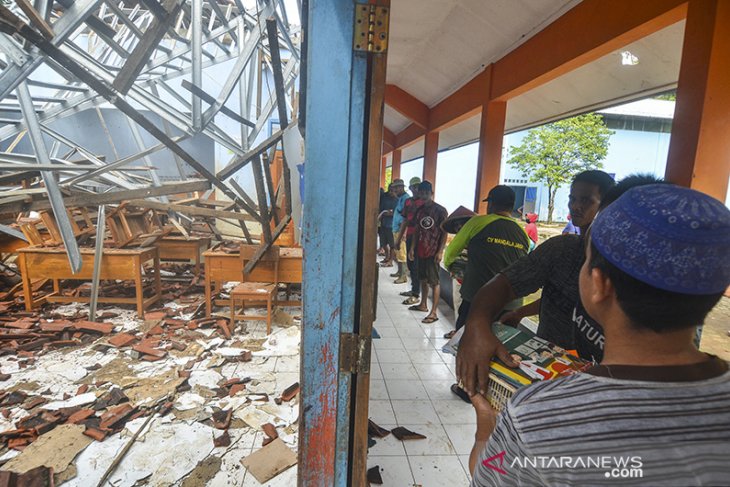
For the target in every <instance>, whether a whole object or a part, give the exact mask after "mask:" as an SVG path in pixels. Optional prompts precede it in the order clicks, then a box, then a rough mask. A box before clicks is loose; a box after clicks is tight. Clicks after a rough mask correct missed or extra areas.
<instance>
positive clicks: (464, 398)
mask: <svg viewBox="0 0 730 487" xmlns="http://www.w3.org/2000/svg"><path fill="white" fill-rule="evenodd" d="M451 392H453V393H454V394H456V395H457V396H459V399H461V400H462V401H464V402H466V403H469V404H471V399H469V394H467V393H466V391H465V390H464V389H462V388H461V387H459V385H458V384H452V385H451Z"/></svg>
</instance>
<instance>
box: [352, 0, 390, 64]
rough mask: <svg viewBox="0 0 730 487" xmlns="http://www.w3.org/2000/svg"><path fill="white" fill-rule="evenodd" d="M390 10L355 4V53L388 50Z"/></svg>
mask: <svg viewBox="0 0 730 487" xmlns="http://www.w3.org/2000/svg"><path fill="white" fill-rule="evenodd" d="M389 16H390V9H389V8H388V7H380V6H378V5H369V4H365V3H357V4H355V35H354V39H353V42H352V48H353V49H354V50H355V51H365V52H374V53H383V52H386V51H387V50H388V19H389Z"/></svg>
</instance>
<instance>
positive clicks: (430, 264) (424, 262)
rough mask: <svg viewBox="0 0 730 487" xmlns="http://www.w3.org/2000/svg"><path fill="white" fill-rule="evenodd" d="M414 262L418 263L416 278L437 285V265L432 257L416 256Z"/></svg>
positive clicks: (430, 284)
mask: <svg viewBox="0 0 730 487" xmlns="http://www.w3.org/2000/svg"><path fill="white" fill-rule="evenodd" d="M416 262H417V263H418V280H419V281H426V283H427V284H428V285H429V286H438V284H439V282H440V279H439V265H438V264H437V263H436V261H435V260H434V258H433V257H418V258H417V259H416Z"/></svg>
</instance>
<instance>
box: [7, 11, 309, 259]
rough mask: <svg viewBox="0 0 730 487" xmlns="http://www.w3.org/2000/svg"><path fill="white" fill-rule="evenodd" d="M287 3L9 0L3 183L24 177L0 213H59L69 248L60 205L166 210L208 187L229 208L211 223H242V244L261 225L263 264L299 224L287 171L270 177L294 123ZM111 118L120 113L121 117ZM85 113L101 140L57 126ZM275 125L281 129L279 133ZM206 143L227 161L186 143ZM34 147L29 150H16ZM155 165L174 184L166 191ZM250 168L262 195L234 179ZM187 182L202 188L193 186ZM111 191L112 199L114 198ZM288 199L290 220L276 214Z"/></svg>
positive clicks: (295, 51)
mask: <svg viewBox="0 0 730 487" xmlns="http://www.w3.org/2000/svg"><path fill="white" fill-rule="evenodd" d="M287 4H289V2H282V1H277V0H263V1H261V0H256V1H254V0H233V1H226V0H164V1H161V2H158V1H157V0H145V1H141V2H136V1H130V0H126V1H125V0H56V1H54V0H49V1H48V2H40V3H39V4H38V5H43V6H46V7H47V8H42V7H41V8H42V11H37V10H35V9H34V7H32V6H31V5H30V3H28V2H20V3H17V2H2V4H0V20H2V22H0V52H2V53H3V54H4V56H2V58H0V178H4V177H6V176H13V175H14V174H23V175H24V176H23V178H24V179H23V180H24V181H25V185H24V186H21V185H20V184H18V186H7V187H4V188H7V190H6V191H0V213H8V212H11V211H12V212H18V211H25V210H28V209H30V208H31V207H34V206H36V207H38V206H43V205H45V206H50V207H52V208H53V209H54V214H55V216H56V219H57V220H58V224H59V227H60V229H61V233H62V237H63V242H64V244H65V245H66V247H67V248H69V249H72V248H73V247H74V245H75V244H74V242H72V241H71V240H72V239H71V237H70V235H71V233H69V228H70V227H71V222H70V220H69V219H68V218H67V217H66V216H65V212H64V211H62V210H63V208H64V207H68V206H70V205H68V204H64V201H67V200H74V199H80V198H84V197H89V199H90V201H94V198H96V200H98V201H99V203H95V204H104V203H102V201H103V202H106V203H113V202H118V201H121V200H123V199H133V198H142V199H144V198H156V199H157V202H158V203H168V199H167V196H168V195H170V194H173V193H179V192H182V191H181V190H180V189H179V186H178V185H185V184H187V185H190V184H198V183H203V184H204V185H205V186H203V187H202V190H205V189H211V188H214V189H216V190H218V191H219V192H220V193H221V194H222V195H224V196H225V197H226V198H227V199H229V200H230V201H231V202H232V204H231V207H229V208H226V211H220V212H219V213H220V215H215V214H214V213H215V212H217V210H208V211H209V214H210V215H213V216H210V218H220V219H223V214H229V215H230V214H231V213H246V214H247V217H246V218H240V219H237V220H234V221H235V223H236V225H239V226H240V227H241V229H242V231H243V233H244V236H245V238H246V240H247V241H248V243H252V237H251V232H250V231H249V230H248V228H247V226H246V220H247V219H248V220H252V221H254V222H255V223H256V224H259V225H260V226H261V228H262V231H263V234H264V238H263V241H262V242H261V249H262V250H261V254H263V253H264V252H265V249H266V248H268V246H270V245H271V244H272V243H273V241H274V240H275V239H276V238H277V236H278V235H279V234H281V233H282V232H283V231H284V229H285V227H286V226H287V224H288V222H289V221H290V219H291V198H290V194H291V181H290V174H289V169H288V166H287V165H286V164H284V165H283V174H282V176H283V177H282V178H281V179H280V180H279V187H274V185H273V180H272V175H271V168H270V167H269V166H270V164H271V163H272V162H273V159H274V158H273V157H272V154H273V153H272V154H270V151H271V150H272V149H274V148H275V147H276V146H277V144H279V143H280V142H281V139H282V136H283V133H284V129H286V128H287V127H292V126H294V125H295V124H291V125H290V124H289V120H291V119H294V118H296V117H295V110H296V108H297V95H296V79H297V77H298V73H299V47H298V46H299V43H300V41H301V35H300V28H299V26H298V25H297V24H296V20H294V21H292V22H290V19H298V17H299V12H298V9H295V11H293V12H292V11H287V7H286V5H287ZM289 5H290V7H289V9H290V10H291V5H294V4H289ZM21 7H22V8H21ZM262 93H263V95H262ZM109 108H116V110H117V112H115V114H116V115H115V116H114V117H113V119H112V118H108V117H109V110H108V109H109ZM80 113H85V114H87V118H88V120H90V121H91V122H90V127H94V128H96V127H101V129H103V132H100V133H103V135H102V136H100V137H97V139H99V138H100V139H103V140H84V136H83V133H82V131H76V132H69V131H65V133H64V131H63V130H60V129H59V126H58V125H57V123H58V122H60V121H63V120H64V119H66V118H68V117H71V116H77V115H78V114H80ZM117 115H120V116H121V117H123V118H119V117H117ZM120 120H123V122H124V123H123V125H125V132H124V133H125V135H124V139H131V140H124V142H125V144H122V143H120V140H119V139H120V138H121V137H120V135H119V133H117V132H115V131H118V130H119V127H120ZM272 120H276V122H277V123H278V125H279V127H281V130H279V131H277V132H275V133H273V134H271V133H269V132H270V127H271V122H272ZM86 123H89V122H88V121H87V122H86ZM266 136H269V137H268V138H266ZM150 137H151V138H152V143H150ZM201 137H202V138H206V139H208V140H210V141H211V142H212V143H213V144H214V146H215V151H214V152H215V154H216V155H215V157H216V158H217V159H219V160H216V161H201V160H199V159H200V158H199V157H198V156H197V155H196V154H195V153H194V151H193V150H192V147H193V146H192V144H193V143H194V139H199V138H201ZM264 138H266V139H265V140H263V141H261V139H264ZM28 139H30V140H31V141H32V147H31V150H30V151H27V149H26V150H25V151H24V152H19V149H20V148H22V147H23V146H25V147H26V148H27V147H29V146H28V143H27V140H28ZM145 139H146V140H145ZM130 142H131V145H132V146H133V147H132V148H133V150H132V151H131V153H130V151H129V150H128V147H126V145H129V144H130ZM102 152H103V154H102ZM162 156H164V157H162ZM153 158H155V160H157V161H160V160H164V161H165V162H164V164H165V165H169V166H170V167H172V168H173V169H176V171H177V173H178V175H179V178H176V177H173V178H172V179H173V180H172V181H163V180H162V176H161V174H160V172H159V171H158V169H159V168H157V167H155V166H154V165H153V164H152V159H153ZM217 167H220V168H223V169H221V170H219V171H217V172H216V168H217ZM242 168H246V170H247V171H252V172H253V178H254V182H255V194H253V193H252V194H251V195H249V194H247V193H246V190H245V189H244V188H242V187H241V186H240V185H239V184H237V183H236V182H235V180H233V179H232V176H234V175H235V174H236V172H238V171H239V170H241V169H242ZM249 168H251V169H249ZM168 172H169V171H168ZM191 176H194V177H195V178H197V181H187V180H188V178H190V177H191ZM176 179H178V180H176ZM15 182H16V183H18V182H19V181H15ZM28 184H29V185H30V187H28ZM44 188H45V189H44ZM110 189H112V190H114V191H113V192H114V193H115V195H114V196H113V197H111V198H112V199H116V201H110V197H109V196H107V192H108V191H109V190H110ZM36 190H40V191H36ZM142 190H149V191H150V193H149V194H144V192H143V193H140V191H142ZM190 191H192V190H190ZM249 191H252V190H251V189H249ZM46 193H48V199H46ZM282 194H284V195H286V200H285V201H286V203H287V204H286V205H285V206H286V207H285V208H283V210H284V216H282V215H281V213H277V211H275V210H276V209H275V208H274V206H275V205H276V201H277V199H278V198H279V199H280V197H281V195H282ZM87 204H88V203H87ZM176 211H177V210H176ZM174 216H175V218H180V219H181V220H186V219H187V220H189V219H190V216H186V215H184V214H182V213H177V214H176V215H174ZM69 255H71V254H69ZM72 260H73V259H72ZM257 260H258V259H257V258H255V259H253V260H252V262H253V264H254V265H255V263H256V261H257Z"/></svg>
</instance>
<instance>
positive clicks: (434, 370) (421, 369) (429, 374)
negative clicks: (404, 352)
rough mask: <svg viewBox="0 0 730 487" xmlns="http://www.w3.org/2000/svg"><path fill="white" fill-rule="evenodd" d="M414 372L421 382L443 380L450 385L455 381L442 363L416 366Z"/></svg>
mask: <svg viewBox="0 0 730 487" xmlns="http://www.w3.org/2000/svg"><path fill="white" fill-rule="evenodd" d="M437 355H438V354H437ZM416 370H417V371H418V375H419V377H420V378H421V380H443V381H444V382H452V383H453V382H454V381H455V380H456V377H455V376H454V374H453V373H452V372H451V370H450V369H449V368H448V367H447V366H446V364H444V363H443V362H437V363H429V364H418V367H417V368H416Z"/></svg>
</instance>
